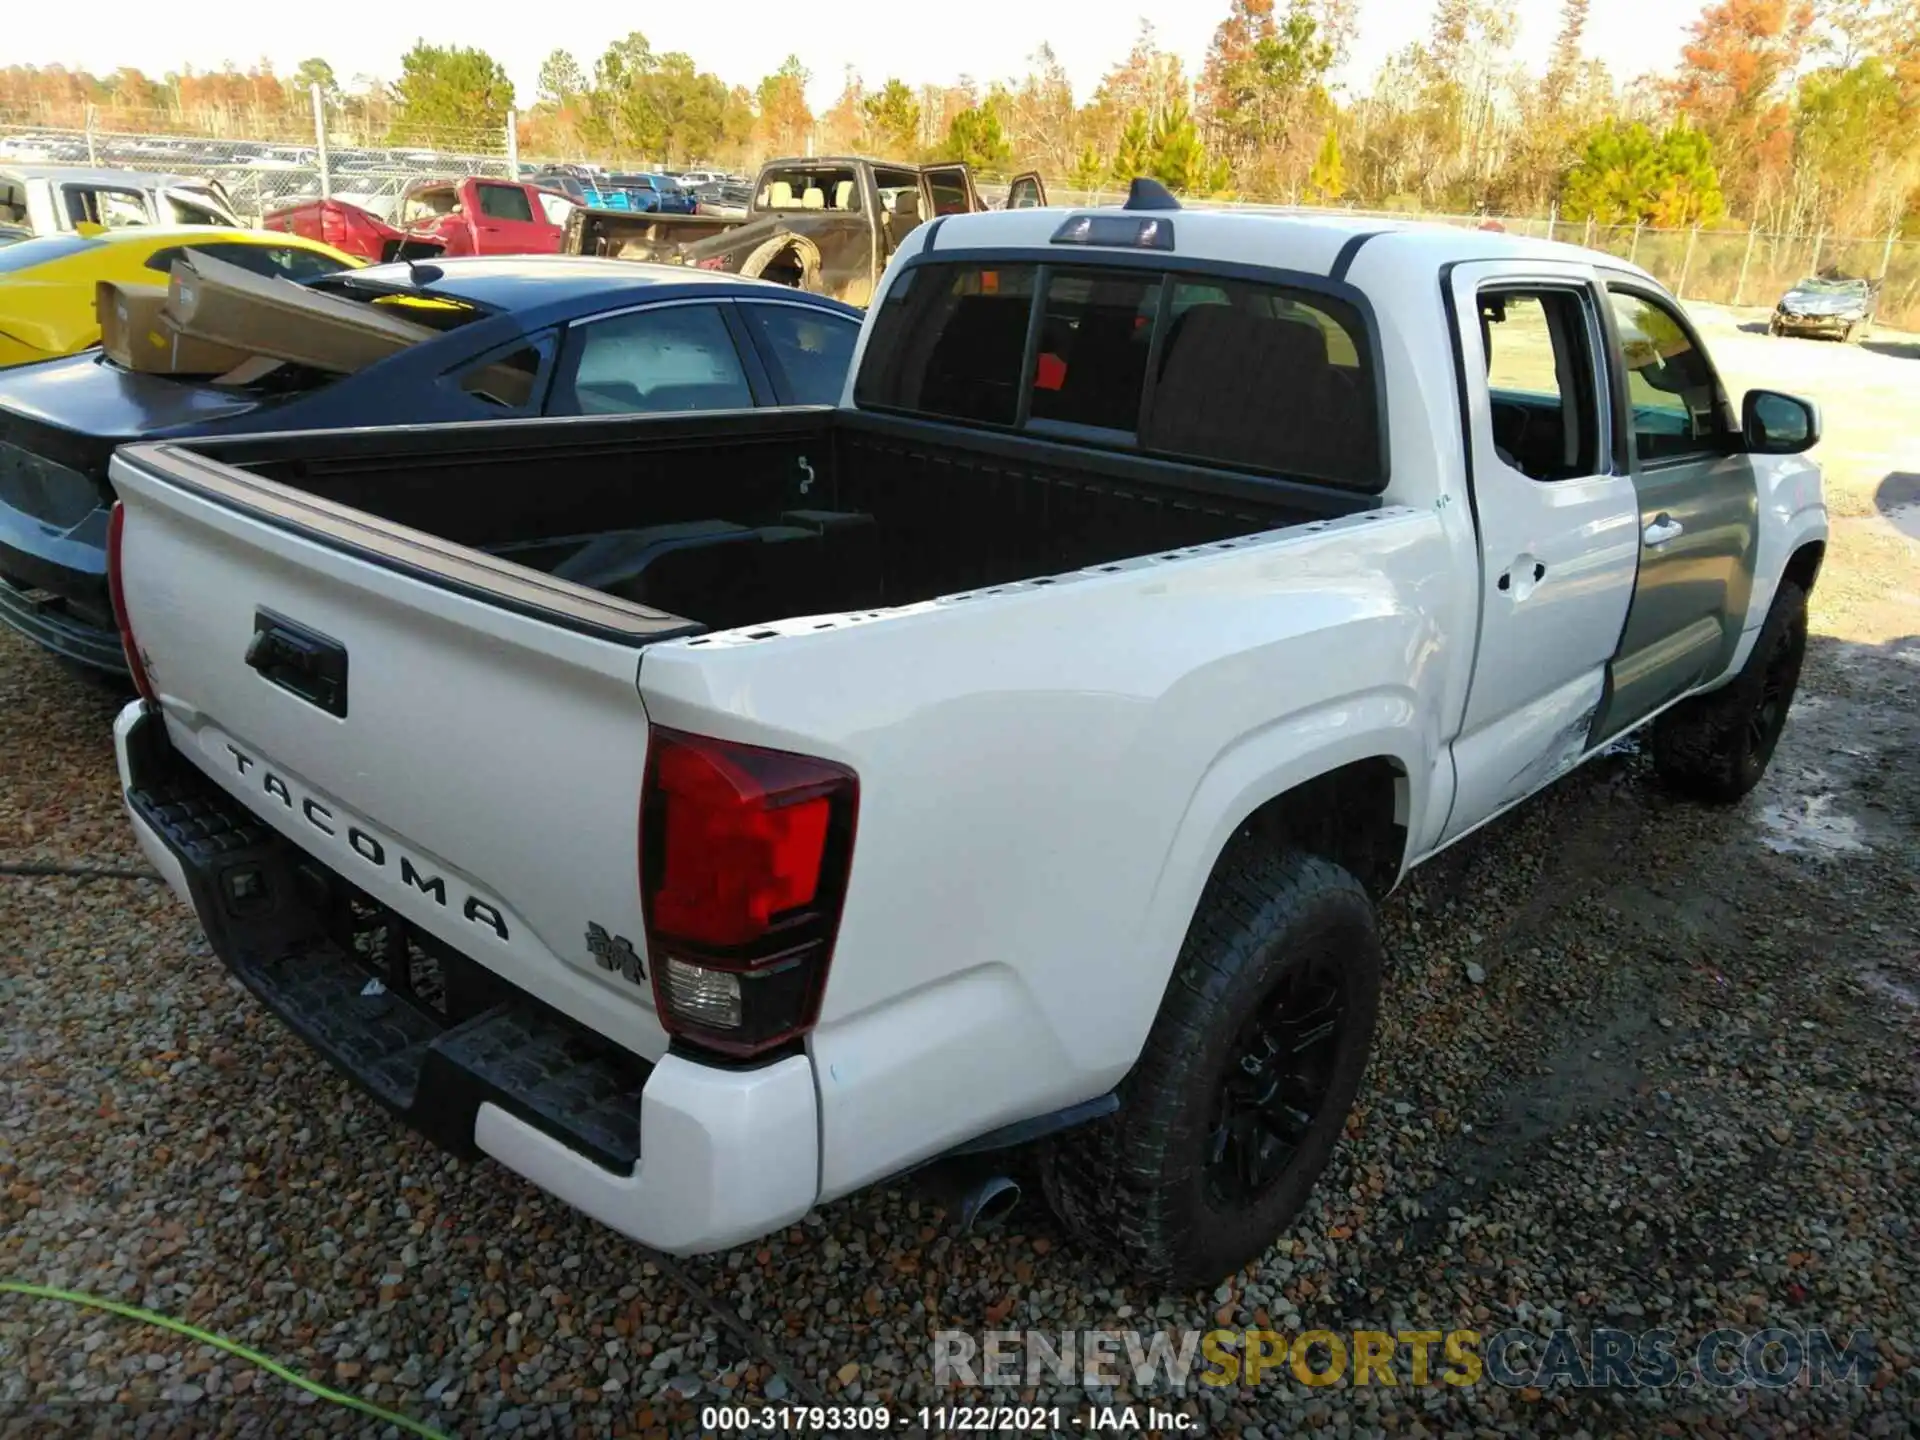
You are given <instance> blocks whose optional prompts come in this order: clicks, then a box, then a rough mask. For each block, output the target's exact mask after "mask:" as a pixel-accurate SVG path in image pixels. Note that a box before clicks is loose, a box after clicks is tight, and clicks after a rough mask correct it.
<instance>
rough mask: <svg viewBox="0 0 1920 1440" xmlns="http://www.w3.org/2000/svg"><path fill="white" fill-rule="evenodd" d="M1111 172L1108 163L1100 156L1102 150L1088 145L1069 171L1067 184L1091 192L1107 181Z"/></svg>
mask: <svg viewBox="0 0 1920 1440" xmlns="http://www.w3.org/2000/svg"><path fill="white" fill-rule="evenodd" d="M1110 173H1111V171H1110V169H1109V167H1108V165H1107V163H1106V162H1105V161H1104V160H1102V159H1101V158H1100V152H1099V151H1098V150H1096V149H1094V148H1093V146H1091V145H1087V146H1085V147H1083V148H1082V149H1081V151H1080V155H1079V158H1078V159H1076V160H1075V161H1074V162H1073V168H1072V169H1071V170H1069V171H1068V172H1067V185H1068V187H1069V188H1071V189H1074V190H1081V191H1086V192H1088V193H1091V192H1093V191H1095V190H1098V189H1099V188H1100V187H1101V185H1102V184H1104V183H1105V182H1106V180H1107V179H1108V178H1109V175H1110Z"/></svg>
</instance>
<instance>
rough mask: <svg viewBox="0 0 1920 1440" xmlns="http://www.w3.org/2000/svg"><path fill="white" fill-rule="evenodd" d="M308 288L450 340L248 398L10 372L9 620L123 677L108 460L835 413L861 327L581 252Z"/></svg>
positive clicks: (6, 471)
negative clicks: (111, 589) (386, 311)
mask: <svg viewBox="0 0 1920 1440" xmlns="http://www.w3.org/2000/svg"><path fill="white" fill-rule="evenodd" d="M313 284H314V286H315V288H318V289H323V290H326V291H329V292H331V293H333V294H335V295H342V296H347V297H350V298H353V299H358V300H365V301H369V302H371V301H372V300H374V299H375V298H377V297H380V296H397V297H409V298H417V299H418V301H419V302H420V303H418V304H405V310H404V313H405V314H406V315H407V318H409V319H412V320H418V321H421V322H423V323H426V324H428V325H431V326H432V327H433V328H435V329H437V330H439V331H440V332H441V333H440V334H439V335H437V336H436V337H435V338H434V339H432V340H424V341H421V342H420V343H419V344H417V345H413V346H410V347H408V348H407V349H405V350H401V351H399V352H398V353H396V354H394V355H392V356H389V357H388V358H387V359H384V360H382V361H380V362H379V363H378V364H375V365H371V366H369V367H367V368H366V369H364V370H360V371H358V372H356V373H354V374H351V375H326V374H321V373H319V372H315V371H304V370H300V369H298V368H296V367H291V366H281V367H280V368H279V369H278V370H275V371H273V372H272V373H270V374H269V375H268V376H267V377H266V378H265V379H264V380H262V381H261V382H260V383H259V384H258V385H256V386H254V387H252V388H247V389H234V388H229V387H222V386H216V385H214V384H212V383H211V382H209V381H207V380H202V379H191V378H187V377H181V376H172V375H149V374H136V373H133V372H131V371H127V370H122V369H120V368H119V367H118V366H115V365H113V364H112V363H111V362H109V361H108V360H106V359H105V358H104V357H103V356H102V354H101V352H99V351H98V350H90V351H87V352H85V353H83V354H80V355H73V356H68V357H66V358H64V359H59V360H49V361H46V362H44V363H42V364H37V365H23V366H20V367H18V368H17V369H13V370H8V371H7V372H5V373H4V374H0V623H3V624H6V625H9V626H11V627H12V628H13V629H15V630H18V631H20V632H21V633H22V634H24V635H26V636H28V637H29V638H30V639H32V640H34V641H36V642H38V643H39V644H41V645H43V646H45V647H46V648H47V649H48V650H51V651H53V652H54V653H55V654H57V655H60V656H63V657H65V658H66V659H68V660H71V661H74V662H76V663H78V664H81V665H84V666H88V667H91V668H93V669H95V670H100V671H105V672H107V673H108V674H111V675H124V674H125V673H126V670H125V662H124V661H123V659H122V657H121V653H120V640H119V635H118V632H117V630H116V629H115V627H114V621H113V613H112V605H111V602H110V600H109V597H108V594H107V584H106V536H107V515H108V512H109V510H110V508H111V506H112V503H113V490H112V487H111V486H110V485H109V484H108V481H107V462H108V460H109V459H110V458H111V457H112V455H113V451H114V448H115V447H116V446H118V445H120V444H122V443H124V442H126V441H129V440H134V439H148V440H153V439H170V438H177V437H184V436H189V435H214V434H241V433H258V432H261V431H272V430H323V429H335V428H344V427H347V426H357V425H399V424H409V425H431V424H442V423H449V422H453V421H472V420H486V419H507V418H523V417H526V416H532V415H617V414H629V413H640V412H661V411H676V410H732V409H748V408H752V407H754V406H762V405H831V404H834V403H836V402H837V401H838V400H839V398H840V390H841V386H842V383H843V382H844V380H845V378H846V373H847V366H848V363H849V361H850V360H851V358H852V355H853V344H854V340H855V337H856V336H857V334H858V332H859V326H860V312H859V311H858V310H855V309H854V308H853V307H852V306H850V305H843V304H841V303H839V302H838V301H835V300H829V299H826V298H824V297H822V296H818V295H808V294H805V293H803V292H801V291H797V290H792V289H789V288H787V287H786V286H782V285H775V284H771V283H768V282H764V281H757V280H742V279H740V278H739V277H737V276H733V275H725V274H719V273H716V272H711V271H704V270H690V269H682V268H679V267H674V266H655V265H636V264H634V263H632V262H631V261H625V260H601V259H591V258H585V257H574V256H558V255H514V256H488V257H476V258H471V259H458V260H437V261H435V262H434V263H433V264H431V265H413V266H408V265H404V264H400V265H379V266H372V267H369V268H367V269H364V270H350V271H346V272H343V273H341V274H338V275H332V276H328V277H326V278H325V279H322V280H318V281H315V282H313ZM388 303H389V304H391V303H393V302H391V301H390V302H388ZM402 303H404V301H403V302H402Z"/></svg>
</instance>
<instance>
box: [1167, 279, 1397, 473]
mask: <svg viewBox="0 0 1920 1440" xmlns="http://www.w3.org/2000/svg"><path fill="white" fill-rule="evenodd" d="M1169 309H1170V315H1171V318H1170V320H1169V322H1168V325H1167V331H1166V334H1165V336H1164V338H1163V339H1162V341H1161V351H1160V362H1159V367H1158V373H1157V376H1156V380H1155V384H1154V387H1153V398H1152V402H1151V405H1152V409H1151V413H1150V414H1149V415H1148V417H1147V420H1146V423H1145V424H1143V425H1142V427H1141V430H1140V444H1141V448H1142V449H1146V450H1152V451H1158V452H1160V453H1162V454H1167V455H1178V456H1183V457H1190V458H1192V459H1195V460H1206V461H1213V462H1216V463H1218V464H1223V465H1232V466H1236V467H1244V468H1247V469H1254V470H1274V471H1279V472H1281V473H1283V474H1289V475H1304V476H1310V477H1313V478H1317V479H1324V480H1337V481H1340V482H1341V483H1343V484H1351V485H1360V486H1376V485H1378V484H1379V482H1380V480H1381V478H1382V477H1381V467H1380V422H1379V410H1378V407H1377V406H1376V404H1375V402H1374V392H1373V375H1372V371H1371V369H1370V368H1369V366H1368V365H1367V364H1366V362H1365V359H1364V356H1365V354H1366V351H1365V348H1364V346H1363V345H1362V343H1361V337H1362V336H1363V335H1364V334H1365V330H1364V328H1363V326H1362V322H1361V319H1360V315H1359V312H1358V311H1356V310H1355V309H1354V308H1353V307H1352V306H1351V305H1349V304H1347V303H1346V302H1345V301H1343V300H1337V299H1334V298H1333V297H1331V296H1327V295H1322V294H1319V293H1317V292H1314V291H1305V290H1293V289H1289V288H1287V287H1284V286H1271V285H1247V284H1240V283H1238V282H1234V281H1218V280H1207V281H1191V282H1190V281H1176V282H1175V283H1174V289H1173V303H1172V305H1171V306H1170V307H1169Z"/></svg>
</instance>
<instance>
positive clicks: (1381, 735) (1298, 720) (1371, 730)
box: [1139, 688, 1450, 1041]
mask: <svg viewBox="0 0 1920 1440" xmlns="http://www.w3.org/2000/svg"><path fill="white" fill-rule="evenodd" d="M1437 735H1438V724H1437V721H1436V720H1435V718H1434V717H1432V716H1431V715H1428V714H1424V713H1423V712H1422V710H1421V709H1420V705H1419V701H1418V699H1417V698H1416V697H1415V695H1414V694H1413V692H1412V691H1410V690H1406V689H1402V688H1391V689H1384V688H1383V689H1379V690H1374V691H1368V692H1363V693H1361V694H1358V695H1350V696H1346V697H1343V698H1341V699H1339V700H1334V701H1330V702H1328V703H1327V704H1325V705H1322V706H1317V707H1315V708H1314V709H1311V710H1307V711H1303V712H1299V713H1296V714H1293V715H1289V716H1287V717H1285V718H1284V719H1282V720H1279V721H1277V722H1276V723H1274V724H1273V725H1270V726H1268V727H1266V728H1264V729H1261V730H1257V731H1254V732H1252V733H1250V734H1247V735H1244V736H1242V737H1241V738H1240V739H1239V740H1237V741H1235V742H1234V743H1233V744H1232V745H1230V746H1228V747H1227V748H1226V749H1225V750H1223V751H1222V752H1221V753H1220V754H1219V755H1218V756H1216V757H1215V759H1214V761H1213V763H1212V764H1211V765H1209V766H1208V767H1207V770H1206V771H1205V773H1204V774H1202V776H1201V777H1200V780H1199V783H1198V784H1197V785H1195V787H1194V790H1193V794H1192V796H1191V797H1190V798H1189V799H1188V802H1187V807H1186V810H1185V812H1184V814H1182V816H1181V818H1180V823H1179V825H1178V826H1177V828H1176V829H1175V831H1174V836H1173V840H1172V841H1171V843H1170V844H1169V845H1168V846H1167V850H1166V853H1165V857H1164V859H1163V860H1162V862H1161V867H1160V873H1159V875H1158V877H1157V878H1156V879H1155V882H1154V886H1153V890H1152V893H1151V895H1150V897H1149V899H1148V902H1147V910H1146V914H1145V915H1144V916H1143V917H1142V923H1141V927H1140V933H1141V937H1142V940H1141V954H1142V956H1143V957H1150V959H1148V961H1147V963H1149V964H1150V965H1152V966H1153V967H1154V969H1155V972H1156V980H1157V983H1156V984H1155V986H1154V990H1153V996H1154V999H1153V1007H1152V1010H1151V1011H1150V1012H1149V1013H1148V1014H1147V1015H1146V1016H1144V1017H1143V1019H1142V1023H1141V1025H1140V1027H1139V1038H1140V1039H1141V1040H1142V1041H1144V1040H1145V1037H1146V1033H1147V1030H1148V1029H1149V1028H1151V1026H1152V1023H1153V1016H1154V1015H1155V1014H1157V1013H1158V1011H1159V1004H1160V997H1161V996H1163V995H1164V994H1165V992H1166V982H1167V979H1168V977H1170V976H1171V975H1172V973H1173V966H1174V962H1175V959H1176V957H1177V956H1178V955H1179V953H1180V947H1181V945H1182V943H1183V942H1184V941H1185V939H1186V934H1187V931H1188V929H1189V928H1190V927H1191V926H1192V924H1193V917H1194V913H1195V911H1196V910H1198V908H1199V904H1200V896H1201V892H1202V891H1203V890H1204V889H1205V888H1206V883H1207V881H1208V879H1209V878H1210V877H1211V876H1212V874H1213V869H1214V866H1215V864H1216V863H1217V862H1218V861H1219V858H1220V855H1221V852H1222V851H1224V850H1225V849H1226V846H1227V842H1228V841H1230V840H1231V839H1232V838H1233V836H1234V835H1235V834H1236V833H1237V832H1238V831H1239V829H1240V827H1241V826H1243V825H1244V824H1246V822H1247V819H1248V817H1249V816H1251V815H1252V814H1253V813H1254V812H1255V811H1256V810H1258V809H1259V808H1260V807H1261V806H1263V805H1265V804H1267V803H1268V802H1269V801H1271V800H1275V799H1277V798H1279V797H1280V796H1282V795H1285V794H1287V793H1288V792H1289V791H1292V790H1295V789H1297V788H1299V787H1300V786H1301V785H1304V784H1306V783H1307V782H1308V781H1310V780H1313V779H1316V778H1318V777H1319V776H1321V775H1325V774H1328V773H1329V772H1331V771H1334V770H1337V769H1339V768H1341V767H1342V766H1344V765H1351V764H1355V763H1357V762H1359V761H1363V760H1376V759H1383V760H1387V761H1389V762H1391V763H1392V764H1393V766H1394V767H1395V768H1396V769H1397V770H1398V771H1399V772H1400V774H1401V776H1402V780H1401V783H1400V786H1399V787H1398V788H1399V793H1398V795H1396V797H1395V804H1394V809H1395V818H1396V820H1397V821H1398V822H1399V823H1400V824H1401V825H1403V826H1405V827H1406V832H1407V848H1406V851H1405V852H1404V853H1403V855H1402V857H1401V873H1402V874H1404V873H1405V866H1406V856H1407V855H1411V854H1415V853H1418V852H1417V850H1416V849H1415V846H1416V845H1417V844H1418V841H1419V837H1420V831H1421V826H1422V824H1423V823H1424V820H1425V815H1426V811H1427V808H1428V805H1429V803H1430V792H1431V791H1432V789H1433V787H1434V783H1435V780H1436V776H1435V770H1436V757H1437V755H1438V754H1439V747H1438V742H1437ZM1449 778H1450V777H1449ZM1441 809H1442V811H1443V812H1444V810H1445V806H1444V805H1443V806H1442V807H1441Z"/></svg>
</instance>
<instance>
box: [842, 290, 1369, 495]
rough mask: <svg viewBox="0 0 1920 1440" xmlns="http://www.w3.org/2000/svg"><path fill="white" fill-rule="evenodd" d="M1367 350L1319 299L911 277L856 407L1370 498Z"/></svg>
mask: <svg viewBox="0 0 1920 1440" xmlns="http://www.w3.org/2000/svg"><path fill="white" fill-rule="evenodd" d="M1037 292H1038V294H1039V315H1038V325H1037V328H1036V327H1034V325H1033V321H1034V304H1035V298H1036V293H1037ZM1030 329H1035V336H1034V342H1033V348H1032V352H1031V356H1030V357H1029V352H1028V332H1029V330H1030ZM1369 353H1370V352H1369V346H1368V344H1367V337H1366V329H1365V323H1364V321H1363V319H1362V317H1361V315H1360V312H1359V311H1358V310H1356V309H1355V308H1354V307H1353V306H1352V305H1350V304H1348V303H1347V302H1346V301H1344V300H1341V299H1338V298H1335V297H1333V296H1329V295H1324V294H1321V293H1320V292H1318V291H1311V290H1305V289H1297V288H1294V287H1289V286H1283V285H1261V284H1249V283H1244V282H1241V281H1237V280H1228V279H1216V278H1213V277H1205V278H1202V277H1197V276H1183V275H1177V274H1174V275H1162V274H1161V273H1159V272H1157V271H1142V270H1137V269H1123V268H1121V267H1119V266H1111V267H1092V266H1081V267H1072V266H1062V267H1060V268H1058V269H1052V270H1050V271H1049V273H1048V276H1047V280H1046V283H1045V286H1044V287H1041V286H1040V285H1039V274H1038V268H1037V267H1035V266H1032V265H984V264H980V263H978V262H956V263H952V264H936V265H922V266H918V267H916V268H914V269H910V270H908V271H907V272H906V273H905V274H903V275H902V276H901V277H900V280H899V282H898V283H896V284H895V286H894V287H893V288H892V289H891V290H890V291H889V292H888V295H887V298H886V300H885V301H884V302H883V303H882V304H881V306H880V309H879V311H878V313H877V314H876V315H875V316H874V318H873V333H872V335H871V337H870V338H869V340H868V342H867V350H866V356H865V359H864V361H863V363H862V364H861V367H860V373H859V375H858V376H857V377H856V379H855V382H854V403H855V404H857V405H860V406H861V407H863V408H866V409H876V410H900V411H906V412H908V413H910V414H918V415H927V416H931V417H936V418H940V419H948V420H957V421H963V422H971V423H974V424H985V425H996V426H1014V425H1018V424H1023V423H1024V424H1025V425H1026V426H1027V427H1028V428H1029V429H1032V430H1034V431H1037V432H1039V433H1042V434H1050V435H1054V436H1057V437H1063V438H1080V439H1085V440H1090V441H1092V442H1095V443H1101V444H1108V445H1125V446H1127V447H1129V448H1134V449H1138V450H1141V451H1144V452H1148V453H1152V454H1158V455H1164V456H1167V457H1169V458H1178V459H1185V460H1194V461H1199V462H1202V463H1208V464H1217V465H1224V466H1231V467H1233V468H1235V469H1248V470H1259V471H1268V472H1273V473H1278V474H1284V475H1294V476H1300V477H1303V478H1310V479H1323V480H1332V481H1336V482H1338V483H1341V484H1345V485H1353V486H1356V487H1359V488H1364V489H1378V488H1379V486H1380V485H1381V483H1382V481H1383V479H1384V468H1383V465H1382V458H1381V457H1382V447H1381V435H1380V418H1379V408H1378V405H1377V402H1376V397H1375V390H1374V377H1373V373H1372V367H1371V364H1370V360H1369ZM1023 399H1024V400H1025V401H1026V404H1025V406H1024V410H1023V406H1022V401H1023Z"/></svg>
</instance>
